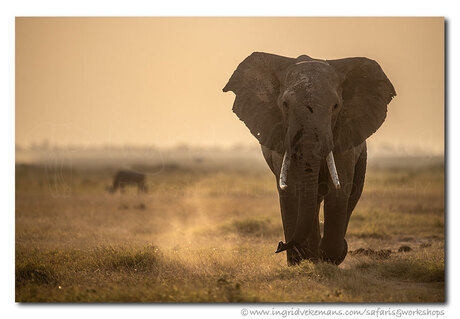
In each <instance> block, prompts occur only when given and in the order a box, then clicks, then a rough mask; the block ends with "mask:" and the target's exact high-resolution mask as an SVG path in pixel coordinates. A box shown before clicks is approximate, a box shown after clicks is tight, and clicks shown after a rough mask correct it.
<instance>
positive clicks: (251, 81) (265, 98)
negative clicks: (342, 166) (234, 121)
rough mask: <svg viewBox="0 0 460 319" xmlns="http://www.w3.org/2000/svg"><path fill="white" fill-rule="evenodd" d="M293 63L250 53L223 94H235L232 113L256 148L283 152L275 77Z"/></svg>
mask: <svg viewBox="0 0 460 319" xmlns="http://www.w3.org/2000/svg"><path fill="white" fill-rule="evenodd" d="M294 63H295V59H292V58H286V57H282V56H279V55H274V54H268V53H262V52H254V53H253V54H251V55H250V56H249V57H247V58H246V59H245V60H244V61H243V62H241V63H240V65H239V66H238V68H237V69H236V70H235V72H234V73H233V75H232V77H231V78H230V80H229V81H228V83H227V85H226V86H225V87H224V89H223V91H224V92H227V91H233V92H235V94H236V98H235V102H234V103H233V112H235V114H236V115H237V116H238V118H239V119H240V120H241V121H243V122H244V124H246V126H247V127H248V128H249V130H250V131H251V133H252V135H254V136H255V137H256V138H257V140H258V141H259V143H260V144H262V145H264V146H266V147H268V148H269V149H271V150H274V151H277V152H279V153H282V152H284V130H283V125H282V123H283V122H282V114H281V111H280V109H279V108H278V105H277V99H278V95H279V92H280V81H279V79H278V75H277V74H279V73H280V72H281V71H282V70H284V69H285V68H286V67H288V66H289V65H291V64H294Z"/></svg>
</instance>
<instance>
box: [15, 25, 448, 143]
mask: <svg viewBox="0 0 460 319" xmlns="http://www.w3.org/2000/svg"><path fill="white" fill-rule="evenodd" d="M253 51H264V52H269V53H274V54H279V55H284V56H289V57H297V56H299V55H301V54H307V55H310V56H312V57H315V58H322V59H336V58H343V57H353V56H365V57H369V58H372V59H374V60H376V61H378V62H379V63H380V65H381V66H382V68H383V70H384V71H385V73H386V74H387V76H388V77H389V78H390V80H391V81H392V83H393V85H394V87H395V89H396V92H397V94H398V96H397V97H396V98H395V99H394V100H393V101H392V102H391V103H390V106H389V112H388V117H387V120H386V122H385V123H384V124H383V126H382V128H381V129H380V130H379V131H378V132H377V133H376V134H375V135H373V136H372V137H371V139H372V141H373V142H374V143H388V144H391V145H396V146H410V147H417V148H424V149H429V150H434V151H436V152H440V151H442V150H443V144H444V20H443V19H442V18H17V19H16V143H17V144H20V145H30V144H31V143H40V142H42V141H43V140H47V141H48V142H49V143H50V144H59V145H72V144H79V145H82V146H91V145H101V144H115V145H120V144H121V145H123V144H142V145H159V146H172V145H177V144H182V143H186V144H192V145H223V146H229V145H233V144H235V143H240V144H245V145H248V144H256V143H257V141H256V140H255V138H254V137H252V135H250V133H249V131H248V130H247V129H246V127H245V126H244V124H243V123H242V122H240V121H239V120H238V119H237V117H236V116H235V115H234V114H233V113H232V110H231V108H232V104H233V100H234V94H233V93H231V92H230V93H223V92H222V88H223V87H224V86H225V84H226V83H227V80H228V79H229V77H230V76H231V74H232V72H233V71H234V69H235V68H236V67H237V65H238V64H239V63H240V62H241V61H242V60H243V59H244V58H246V57H247V56H248V55H250V54H251V53H252V52H253Z"/></svg>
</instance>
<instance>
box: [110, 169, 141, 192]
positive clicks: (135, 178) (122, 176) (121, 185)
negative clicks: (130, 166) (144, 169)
mask: <svg viewBox="0 0 460 319" xmlns="http://www.w3.org/2000/svg"><path fill="white" fill-rule="evenodd" d="M145 180H146V178H145V174H143V173H138V172H134V171H128V170H121V171H118V172H117V173H116V174H115V176H114V177H113V183H112V186H110V187H108V188H107V190H108V191H109V193H112V194H113V193H115V192H116V191H117V189H120V191H121V192H122V193H123V192H124V190H125V187H126V186H127V185H134V186H137V189H138V191H139V192H144V193H147V185H146V184H145Z"/></svg>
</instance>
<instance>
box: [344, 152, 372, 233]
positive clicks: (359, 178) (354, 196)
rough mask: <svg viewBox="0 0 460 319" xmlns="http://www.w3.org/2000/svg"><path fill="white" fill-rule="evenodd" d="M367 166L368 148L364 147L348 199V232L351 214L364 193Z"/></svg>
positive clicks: (357, 163) (356, 166)
mask: <svg viewBox="0 0 460 319" xmlns="http://www.w3.org/2000/svg"><path fill="white" fill-rule="evenodd" d="M366 166H367V149H366V147H364V150H363V152H362V153H361V155H360V156H359V159H358V161H357V162H356V165H355V173H354V177H353V187H352V190H351V194H350V198H349V199H348V208H347V221H346V225H345V233H346V232H347V228H348V223H349V222H350V217H351V214H352V213H353V210H354V209H355V207H356V204H358V200H359V199H360V197H361V194H362V193H363V188H364V179H365V175H366Z"/></svg>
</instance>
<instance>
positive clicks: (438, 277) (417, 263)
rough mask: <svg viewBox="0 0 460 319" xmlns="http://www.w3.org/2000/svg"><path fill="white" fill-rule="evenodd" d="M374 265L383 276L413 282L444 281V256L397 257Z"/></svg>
mask: <svg viewBox="0 0 460 319" xmlns="http://www.w3.org/2000/svg"><path fill="white" fill-rule="evenodd" d="M374 266H375V267H376V269H377V272H378V273H379V274H380V275H381V276H383V277H394V278H398V279H402V280H410V281H415V282H444V258H442V259H440V260H434V259H430V258H423V259H422V258H397V259H394V260H391V261H390V262H383V263H381V264H377V265H374Z"/></svg>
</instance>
